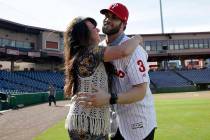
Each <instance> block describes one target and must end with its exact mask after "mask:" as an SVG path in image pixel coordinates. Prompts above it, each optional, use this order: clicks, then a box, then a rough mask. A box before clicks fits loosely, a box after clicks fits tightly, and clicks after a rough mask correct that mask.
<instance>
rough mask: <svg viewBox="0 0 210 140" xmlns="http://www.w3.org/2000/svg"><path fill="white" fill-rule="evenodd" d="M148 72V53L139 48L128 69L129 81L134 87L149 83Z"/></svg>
mask: <svg viewBox="0 0 210 140" xmlns="http://www.w3.org/2000/svg"><path fill="white" fill-rule="evenodd" d="M148 71H149V67H148V62H147V53H146V51H145V50H144V49H143V48H142V47H137V48H136V50H135V51H134V53H133V54H132V56H131V59H130V62H129V64H128V67H127V74H128V77H129V81H130V82H131V84H132V85H137V84H141V83H145V82H149V80H150V79H149V74H148Z"/></svg>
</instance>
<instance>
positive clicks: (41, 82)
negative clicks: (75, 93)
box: [0, 71, 64, 93]
mask: <svg viewBox="0 0 210 140" xmlns="http://www.w3.org/2000/svg"><path fill="white" fill-rule="evenodd" d="M49 84H53V85H54V86H55V88H56V90H63V85H64V77H63V74H62V73H59V72H48V71H40V72H39V71H34V72H28V71H22V72H8V71H0V91H3V92H8V93H11V92H12V93H25V92H28V93H30V92H43V91H48V87H49Z"/></svg>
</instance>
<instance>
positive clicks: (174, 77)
mask: <svg viewBox="0 0 210 140" xmlns="http://www.w3.org/2000/svg"><path fill="white" fill-rule="evenodd" d="M149 75H150V80H151V81H152V82H153V83H154V84H155V85H156V87H157V88H164V87H166V88H167V87H170V88H171V87H190V86H193V85H192V84H191V82H190V81H188V80H186V79H184V78H183V77H181V76H179V75H178V74H176V73H175V72H174V71H155V72H149Z"/></svg>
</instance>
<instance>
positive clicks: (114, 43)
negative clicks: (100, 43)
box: [109, 33, 125, 46]
mask: <svg viewBox="0 0 210 140" xmlns="http://www.w3.org/2000/svg"><path fill="white" fill-rule="evenodd" d="M124 36H125V34H124V33H122V34H121V35H119V36H118V37H117V38H116V39H115V40H114V41H112V43H110V44H109V45H110V46H115V45H118V44H120V42H121V41H122V39H123V38H124Z"/></svg>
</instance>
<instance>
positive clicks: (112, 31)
mask: <svg viewBox="0 0 210 140" xmlns="http://www.w3.org/2000/svg"><path fill="white" fill-rule="evenodd" d="M121 24H122V23H120V24H119V25H118V26H117V27H115V28H113V29H111V30H109V29H107V28H106V26H104V25H103V27H102V32H103V33H104V34H106V35H113V34H116V33H118V32H119V31H120V27H121Z"/></svg>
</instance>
